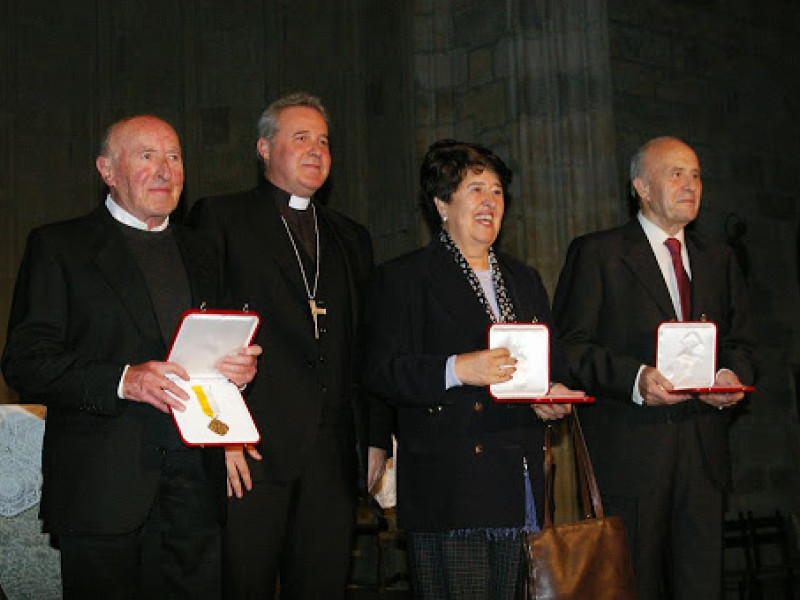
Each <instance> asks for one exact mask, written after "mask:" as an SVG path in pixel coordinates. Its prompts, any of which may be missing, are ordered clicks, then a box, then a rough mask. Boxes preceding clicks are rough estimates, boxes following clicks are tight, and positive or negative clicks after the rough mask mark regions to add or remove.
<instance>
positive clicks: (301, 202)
mask: <svg viewBox="0 0 800 600" xmlns="http://www.w3.org/2000/svg"><path fill="white" fill-rule="evenodd" d="M310 203H311V198H301V197H300V196H295V195H294V194H292V196H291V198H289V208H293V209H295V210H306V209H307V208H308V205H309V204H310Z"/></svg>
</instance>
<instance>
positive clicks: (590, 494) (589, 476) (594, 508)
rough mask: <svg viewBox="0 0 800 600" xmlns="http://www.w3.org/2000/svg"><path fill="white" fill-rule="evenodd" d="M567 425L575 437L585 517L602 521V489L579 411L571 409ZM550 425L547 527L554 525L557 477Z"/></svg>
mask: <svg viewBox="0 0 800 600" xmlns="http://www.w3.org/2000/svg"><path fill="white" fill-rule="evenodd" d="M567 418H568V419H569V421H568V426H569V429H570V431H571V434H572V444H573V448H574V450H575V463H576V465H577V471H578V485H579V487H580V489H581V499H582V501H583V502H582V504H583V513H584V516H585V518H587V519H589V518H592V516H594V517H596V518H598V519H602V518H603V517H604V516H605V512H604V511H603V502H602V500H601V498H600V490H599V489H598V487H597V480H596V479H595V476H594V468H593V467H592V461H591V459H590V457H589V450H588V449H587V447H586V440H585V439H584V437H583V429H582V428H581V423H580V420H579V419H578V410H577V408H576V407H575V405H573V406H572V413H571V414H570V416H569V417H567ZM550 430H551V426H550V425H548V426H546V427H545V430H544V527H545V528H547V527H552V526H553V506H552V503H553V500H552V498H553V484H554V477H555V465H554V462H553V448H552V444H551V431H550Z"/></svg>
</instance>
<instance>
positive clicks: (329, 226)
mask: <svg viewBox="0 0 800 600" xmlns="http://www.w3.org/2000/svg"><path fill="white" fill-rule="evenodd" d="M258 128H259V138H258V142H257V146H256V148H257V152H258V155H259V157H260V158H261V159H262V160H263V162H264V179H263V180H262V181H261V183H260V185H259V186H258V187H256V188H255V189H252V190H250V191H247V192H243V193H239V194H234V195H231V196H223V197H219V198H211V199H204V200H200V201H198V202H197V204H196V205H195V206H194V207H193V209H192V213H191V215H190V220H191V221H192V222H193V223H194V224H196V225H197V226H199V227H201V228H202V229H203V230H205V231H207V232H209V233H210V234H211V236H212V237H213V238H214V239H215V240H216V242H217V245H218V247H219V248H220V249H221V252H222V254H223V258H224V263H225V272H226V275H227V278H228V286H229V289H230V292H231V293H232V294H233V297H234V299H235V300H236V301H238V302H241V303H243V304H245V303H246V304H249V306H250V308H251V309H253V310H256V311H258V312H259V313H260V314H261V315H262V317H263V323H262V326H261V329H260V331H259V333H258V337H257V341H258V343H260V344H261V345H263V346H264V351H265V360H264V361H263V363H262V365H261V372H260V373H259V375H258V377H256V379H255V380H254V382H253V386H252V389H251V390H250V392H249V395H248V396H247V400H248V406H249V408H250V410H251V412H252V414H253V417H254V419H255V421H256V423H257V425H258V427H259V429H260V431H261V432H262V436H263V438H262V441H261V443H260V444H259V445H258V446H257V447H246V448H241V447H239V448H230V449H228V451H227V452H226V461H227V465H228V486H229V487H228V493H229V496H231V499H230V501H229V503H228V524H227V528H226V534H225V544H224V551H223V564H224V570H223V580H224V588H225V592H226V593H227V594H229V595H230V597H232V598H244V597H248V598H272V597H273V596H274V594H275V589H276V581H278V580H279V581H280V597H281V599H282V600H284V599H287V598H326V599H328V598H331V599H332V598H339V597H342V596H343V594H344V590H345V584H346V578H347V571H348V564H349V558H350V548H351V539H352V532H353V524H354V516H355V515H354V511H355V498H356V490H357V478H358V472H357V462H358V461H357V448H356V438H357V429H358V426H359V425H360V422H361V415H360V408H359V404H358V398H357V395H358V389H357V382H358V381H359V376H358V373H359V369H360V363H361V360H360V357H359V352H360V349H361V330H360V329H361V328H360V319H361V316H360V312H361V310H360V309H361V303H362V294H363V293H364V288H365V286H366V283H367V280H368V278H369V276H370V273H371V270H372V266H373V261H372V243H371V240H370V237H369V234H368V233H367V231H366V230H365V229H364V228H363V227H361V226H360V225H357V224H356V223H354V222H353V221H350V220H349V219H347V218H346V217H344V216H343V215H341V214H339V213H337V212H335V211H333V210H331V209H329V208H327V207H325V206H323V205H322V204H320V203H319V202H318V201H317V199H316V198H315V197H314V195H315V193H316V192H317V190H318V189H319V188H320V186H322V184H323V183H324V182H325V180H326V179H327V177H328V172H329V170H330V164H331V157H330V151H329V146H328V120H327V115H326V111H325V109H324V107H323V106H322V104H321V103H320V101H319V99H317V98H315V97H313V96H309V95H308V94H292V95H290V96H286V97H284V98H281V99H279V100H277V101H275V102H273V103H272V104H271V105H270V106H269V107H268V108H267V109H266V110H265V111H264V113H263V115H262V116H261V119H260V120H259V125H258ZM254 257H255V260H254ZM362 439H363V438H362ZM375 452H377V450H375V449H373V453H375ZM377 462H379V461H376V463H377Z"/></svg>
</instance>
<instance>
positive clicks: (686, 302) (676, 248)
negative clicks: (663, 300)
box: [664, 238, 692, 321]
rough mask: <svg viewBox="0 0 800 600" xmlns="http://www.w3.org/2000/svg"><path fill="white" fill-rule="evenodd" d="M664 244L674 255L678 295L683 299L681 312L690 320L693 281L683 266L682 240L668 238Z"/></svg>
mask: <svg viewBox="0 0 800 600" xmlns="http://www.w3.org/2000/svg"><path fill="white" fill-rule="evenodd" d="M664 245H665V246H666V247H667V249H668V250H669V253H670V255H671V256H672V268H673V269H675V279H677V280H678V295H679V296H680V299H681V312H682V313H683V319H682V320H683V321H688V320H689V319H691V318H692V283H691V281H690V280H689V276H688V275H687V274H686V269H684V268H683V260H682V259H681V242H680V240H677V239H675V238H667V239H666V240H664Z"/></svg>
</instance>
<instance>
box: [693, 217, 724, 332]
mask: <svg viewBox="0 0 800 600" xmlns="http://www.w3.org/2000/svg"><path fill="white" fill-rule="evenodd" d="M684 239H685V240H686V252H688V254H689V265H690V267H691V270H692V319H693V320H699V319H700V318H701V316H702V315H703V314H705V315H706V316H707V317H708V318H709V319H712V318H713V314H712V311H713V309H712V308H711V304H710V302H709V300H708V298H710V296H711V292H712V288H713V286H714V285H715V282H716V280H717V279H718V278H719V277H720V276H721V275H722V274H721V273H720V272H719V270H718V269H715V267H714V264H713V261H712V260H711V255H710V253H709V252H707V250H708V247H707V246H706V244H705V242H703V241H702V240H701V239H699V238H698V237H697V236H695V235H694V234H693V233H691V232H689V231H687V232H686V235H685V236H684Z"/></svg>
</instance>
